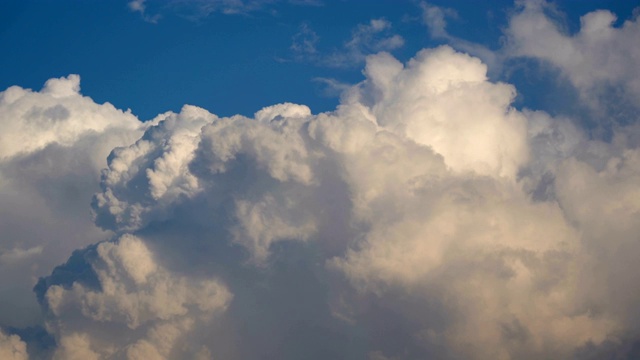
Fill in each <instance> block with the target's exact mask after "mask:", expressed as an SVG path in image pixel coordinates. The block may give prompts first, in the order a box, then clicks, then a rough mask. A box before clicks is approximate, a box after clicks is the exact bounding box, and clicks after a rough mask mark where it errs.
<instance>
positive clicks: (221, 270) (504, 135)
mask: <svg viewBox="0 0 640 360" xmlns="http://www.w3.org/2000/svg"><path fill="white" fill-rule="evenodd" d="M486 72H487V68H486V66H485V65H484V64H482V62H481V61H480V60H478V59H477V58H474V57H471V56H469V55H465V54H462V53H458V52H455V51H454V50H453V49H451V48H450V47H446V46H444V47H439V48H436V49H430V50H424V51H421V52H420V53H418V54H417V55H416V56H415V57H414V58H413V59H412V60H410V61H409V62H408V63H407V64H402V63H400V62H399V61H398V60H396V59H394V58H393V57H392V56H391V55H389V54H387V53H381V54H378V55H374V56H371V57H369V58H368V59H367V65H366V68H365V71H364V74H365V76H366V79H365V80H364V81H363V82H362V83H361V84H358V85H357V86H354V87H352V88H351V89H349V90H348V91H347V92H346V93H345V94H344V95H343V99H342V103H341V105H340V106H339V107H338V109H337V110H336V111H334V112H330V113H325V114H318V115H313V114H311V112H310V110H309V108H308V107H306V106H304V105H295V104H288V103H287V104H280V105H275V106H271V107H267V108H265V109H263V110H261V111H259V112H257V113H256V114H255V115H254V117H253V118H246V117H242V116H234V117H230V118H219V117H217V116H215V115H213V114H210V113H209V112H207V111H206V110H204V109H200V108H196V107H192V106H185V107H184V108H183V109H182V111H181V112H180V113H178V114H174V113H167V114H163V115H160V116H159V117H158V118H157V119H155V120H154V122H153V124H154V125H153V126H151V127H149V128H148V129H147V130H146V132H145V134H144V135H143V136H142V137H141V138H140V139H139V140H138V141H136V142H135V143H133V144H131V145H129V146H127V147H122V148H119V149H117V150H116V151H114V152H113V153H112V155H111V156H110V157H109V162H108V168H107V170H105V172H104V173H103V175H102V182H101V187H102V190H101V191H100V192H98V193H97V194H96V195H95V197H94V201H93V208H94V211H95V215H96V220H97V224H98V225H99V226H101V227H102V228H104V229H106V230H110V231H113V232H115V233H120V234H123V235H121V237H120V238H119V240H115V241H112V242H105V243H101V244H100V245H97V246H95V247H92V248H89V249H87V250H84V251H81V252H78V253H76V254H75V255H74V256H72V258H71V259H70V260H69V262H68V263H67V265H65V266H62V267H60V268H59V269H57V270H56V271H55V272H54V273H53V274H52V276H50V277H48V278H46V279H43V280H42V281H41V282H40V285H39V288H38V289H39V293H40V294H42V295H41V299H42V300H41V301H42V303H43V305H44V307H45V309H46V310H47V324H48V328H49V329H50V331H52V332H53V333H54V334H55V336H56V339H57V340H58V344H60V347H59V348H58V350H57V353H56V354H65V355H64V356H71V355H66V354H67V353H66V352H67V351H71V349H78V351H86V352H87V354H97V355H96V356H106V354H126V356H127V357H128V358H135V357H136V356H142V355H140V354H145V355H144V356H159V357H165V358H166V357H168V358H172V357H175V356H177V355H176V354H178V353H180V354H186V353H187V352H188V353H191V354H196V353H198V354H200V355H202V356H213V357H215V356H217V355H216V354H224V355H222V356H224V357H225V358H247V357H248V358H252V357H257V356H260V355H258V354H261V353H268V354H270V356H275V357H279V358H287V357H290V356H293V357H295V355H292V354H297V353H296V352H295V351H297V350H296V349H297V348H296V346H294V345H292V344H290V343H289V342H288V341H287V340H286V339H287V338H288V337H290V336H292V335H291V331H292V329H298V330H297V331H296V332H297V335H296V336H297V337H296V339H298V340H299V341H301V342H303V343H305V342H309V341H312V340H310V339H327V338H329V339H331V337H330V336H329V335H327V332H331V333H335V334H341V335H340V336H341V337H344V338H349V339H352V340H353V341H354V344H356V345H353V346H354V347H353V349H351V350H350V351H354V352H355V354H359V355H358V356H361V357H366V356H369V357H372V358H376V357H378V358H385V357H386V358H407V357H428V356H435V357H438V358H460V357H463V358H474V359H489V358H503V359H509V358H525V359H526V358H540V357H571V356H572V355H573V354H574V352H576V351H579V350H580V349H583V348H584V347H585V346H589V344H592V345H593V346H599V344H605V342H608V341H612V340H611V339H615V337H616V336H620V335H621V334H624V336H627V337H628V336H632V337H633V336H635V335H633V334H637V332H636V329H635V325H633V324H634V323H635V322H634V321H633V320H629V316H631V313H632V312H633V310H632V308H633V305H632V304H634V303H635V302H636V301H637V298H636V295H635V293H633V292H627V293H626V295H625V296H622V297H616V296H612V294H614V293H615V294H620V291H622V289H624V288H628V287H630V286H632V285H631V284H630V282H631V281H632V280H631V279H632V277H631V276H621V275H616V274H618V273H620V274H627V269H628V267H632V266H633V265H632V262H631V259H632V258H634V257H633V255H632V254H634V251H636V250H635V249H636V248H637V246H636V245H635V241H634V238H633V235H632V234H635V233H636V232H637V230H638V229H636V225H635V222H634V221H633V218H634V216H635V215H634V214H636V213H637V210H636V205H637V201H636V199H635V197H634V196H633V195H631V194H632V193H633V191H634V189H633V186H632V184H633V183H634V182H635V181H636V180H635V175H634V174H635V172H637V169H638V167H637V164H636V163H637V162H636V157H637V156H636V155H635V152H636V150H635V146H636V144H637V140H636V138H637V137H634V136H633V134H634V132H633V131H632V130H633V129H631V128H630V129H628V130H626V131H624V132H622V133H621V134H620V135H619V136H618V137H616V141H615V142H613V143H604V142H599V141H595V140H589V138H588V137H587V136H586V135H585V133H584V132H582V131H580V130H579V129H577V128H576V127H575V125H574V123H572V122H571V121H568V120H563V119H554V118H552V117H551V116H549V115H548V114H546V113H544V112H539V111H538V112H535V111H525V112H521V111H518V110H516V109H514V108H513V107H512V106H511V102H512V101H513V98H514V95H515V90H514V88H513V86H511V85H507V84H503V83H494V82H491V81H489V80H488V79H487V76H486ZM625 134H630V135H625ZM616 159H618V160H616ZM622 184H628V185H624V186H622ZM596 189H599V190H600V191H597V190H596ZM583 193H589V194H593V196H589V197H585V196H583V195H581V194H583ZM607 204H609V205H607ZM587 209H594V210H589V211H587ZM596 209H597V210H596ZM129 234H135V235H129ZM610 236H614V237H615V238H616V239H617V240H616V241H614V242H612V241H610V240H607V239H608V237H610ZM620 247H624V250H618V249H619V248H620ZM620 251H623V253H624V254H625V255H623V253H621V252H620ZM134 254H135V255H134ZM604 254H607V255H606V256H605V257H601V256H602V255H604ZM133 259H135V260H133ZM292 259H301V260H299V261H301V262H294V263H291V261H292ZM626 259H628V260H626ZM82 264H84V265H82ZM622 264H624V265H622ZM283 268H284V269H295V272H294V273H293V274H289V273H288V272H287V271H283V270H281V269H283ZM278 269H280V270H278ZM623 269H624V270H623ZM289 271H291V270H289ZM181 274H182V275H181ZM629 274H630V273H629ZM611 277H613V278H614V279H616V281H612V278H611ZM193 279H200V280H193ZM194 281H196V282H194ZM197 281H200V282H197ZM207 282H208V283H207ZM223 284H224V285H223ZM581 284H588V286H584V285H581ZM291 287H300V288H313V289H315V290H313V291H311V290H307V291H308V293H307V294H306V295H301V296H302V298H303V299H304V301H303V302H302V304H301V305H300V306H302V307H301V308H300V307H293V302H298V303H299V302H300V299H299V298H298V300H293V298H292V297H291V296H290V295H289V294H290V292H291V291H293V290H291ZM169 288H172V289H177V290H176V295H175V296H173V297H169V296H168V293H166V292H164V291H166V289H169ZM265 289H268V290H265ZM287 289H289V290H287ZM202 291H205V292H206V291H211V293H210V294H209V293H207V294H203V293H202ZM172 294H173V293H172ZM310 294H314V295H313V296H311V295H310ZM203 297H205V298H209V299H213V300H212V301H214V300H215V301H214V302H215V304H216V305H211V306H209V305H207V307H206V308H207V309H210V310H205V309H203V304H202V303H200V302H199V301H200V299H202V298H203ZM134 299H135V300H134ZM216 299H217V300H216ZM256 302H258V303H260V304H261V305H260V306H259V309H261V310H260V312H261V311H266V312H267V313H268V312H273V313H276V314H278V313H279V311H280V310H279V309H281V308H282V307H284V308H289V309H294V308H295V309H296V310H295V311H293V310H291V311H293V312H292V313H291V316H290V317H287V316H285V315H282V316H283V317H278V318H270V317H268V316H266V315H260V314H257V313H256V312H255V310H254V309H252V308H251V307H252V306H256V305H255V304H256ZM252 304H253V305H252ZM208 311H211V312H215V313H218V315H217V316H214V317H210V316H207V317H205V318H206V321H204V320H202V316H201V315H199V314H202V313H207V312H208ZM285 318H286V319H285ZM631 319H633V317H631ZM278 321H279V323H278ZM96 322H98V323H100V324H103V325H102V326H96ZM301 322H302V323H317V324H318V325H317V328H314V329H311V330H309V329H305V328H300V324H301ZM107 324H109V325H107ZM221 324H226V325H225V326H228V327H229V328H230V329H233V330H231V333H227V334H226V335H224V336H223V337H222V338H224V339H225V342H228V343H229V344H227V345H222V344H221V342H220V341H219V339H212V338H210V337H208V336H207V335H206V334H205V335H202V336H201V337H200V338H198V339H197V340H193V339H191V336H192V335H190V334H194V332H197V331H196V330H195V329H209V331H210V333H211V334H213V333H217V331H220V330H216V329H220V328H219V327H220V326H222V325H221ZM242 324H251V325H249V326H250V327H251V328H253V329H254V330H253V331H252V332H249V333H243V332H242V331H241V330H240V329H241V328H242V327H243V325H242ZM390 324H393V326H390ZM111 326H113V328H114V329H120V330H118V331H116V332H115V333H113V332H112V331H110V330H108V329H110V328H111ZM363 327H364V328H365V329H367V330H366V331H367V333H368V334H370V335H365V336H364V338H363V337H362V336H363V335H356V334H357V333H358V330H357V329H358V328H363ZM141 328H144V329H145V330H144V331H142V330H139V329H141ZM260 329H262V330H260ZM267 329H268V330H267ZM479 329H481V331H480V330H479ZM265 331H266V332H265ZM126 334H130V335H126ZM133 334H136V335H133ZM259 337H263V340H262V341H258V340H257V339H258V338H259ZM159 338H162V339H166V340H165V344H164V346H165V347H164V348H163V347H160V346H159V345H158V343H157V341H158V340H157V339H159ZM383 338H384V339H385V340H384V341H383V340H382V339H383ZM186 339H189V340H188V341H187V340H186ZM245 341H250V342H251V343H252V344H253V345H254V349H253V350H247V349H242V346H241V345H238V344H241V343H243V342H245ZM317 341H320V340H317ZM76 343H77V344H78V345H73V346H72V345H65V344H76ZM178 344H180V345H178ZM207 344H215V345H214V346H207ZM274 344H281V345H280V346H276V347H275V348H274ZM368 344H376V345H375V346H371V345H368ZM81 345H82V346H81ZM202 346H205V347H204V348H203V347H202ZM306 346H307V347H308V349H314V352H313V354H314V356H320V355H319V354H322V352H321V350H322V349H323V347H322V346H320V345H318V343H317V342H310V343H308V344H307V345H306ZM178 348H179V349H183V350H177V349H178ZM163 349H164V350H163ZM185 349H186V350H185ZM336 349H340V351H349V350H347V349H348V346H345V347H337V348H336ZM89 351H90V352H89ZM176 351H178V352H176ZM179 351H183V352H179ZM156 352H157V354H156ZM151 354H152V355H151ZM59 356H63V355H59ZM87 356H88V355H87ZM119 356H120V355H119ZM121 356H125V355H121Z"/></svg>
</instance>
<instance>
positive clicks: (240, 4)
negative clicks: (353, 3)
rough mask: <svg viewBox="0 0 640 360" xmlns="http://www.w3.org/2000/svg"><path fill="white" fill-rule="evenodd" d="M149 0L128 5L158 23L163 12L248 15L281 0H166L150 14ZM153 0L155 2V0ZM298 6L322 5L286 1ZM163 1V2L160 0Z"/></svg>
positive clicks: (194, 16) (196, 17) (198, 16)
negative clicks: (161, 7) (156, 11)
mask: <svg viewBox="0 0 640 360" xmlns="http://www.w3.org/2000/svg"><path fill="white" fill-rule="evenodd" d="M147 1H148V0H131V1H130V2H129V3H128V4H127V5H128V7H129V10H131V11H133V12H137V13H140V15H141V16H142V19H143V20H144V21H147V22H150V23H153V24H157V23H158V21H159V20H161V19H162V17H163V15H162V14H161V12H162V13H168V12H173V13H177V14H179V15H180V16H182V17H184V18H186V19H188V20H192V21H200V20H202V19H204V18H206V17H209V16H211V15H212V14H214V13H221V14H224V15H248V14H250V13H253V12H256V11H269V12H272V13H275V12H276V10H273V6H274V5H276V4H277V3H280V2H282V1H281V0H172V1H168V2H164V5H165V6H164V9H160V10H158V11H159V12H158V13H156V14H154V15H150V14H149V12H148V11H147ZM151 2H154V1H153V0H152V1H151ZM285 2H286V3H288V4H291V5H297V6H322V5H323V3H322V1H320V0H288V1H285ZM160 3H162V2H160Z"/></svg>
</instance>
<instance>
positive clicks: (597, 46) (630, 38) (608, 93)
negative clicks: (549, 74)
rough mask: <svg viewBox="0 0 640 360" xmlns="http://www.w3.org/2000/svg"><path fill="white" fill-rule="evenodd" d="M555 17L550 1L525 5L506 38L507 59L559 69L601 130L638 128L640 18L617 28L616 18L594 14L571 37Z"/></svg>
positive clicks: (583, 17)
mask: <svg viewBox="0 0 640 360" xmlns="http://www.w3.org/2000/svg"><path fill="white" fill-rule="evenodd" d="M554 11H556V10H554V8H553V6H552V4H550V3H547V2H546V1H524V2H522V3H521V9H520V11H518V12H517V13H516V14H515V15H514V16H513V17H512V18H511V19H510V22H509V26H508V28H507V29H506V32H505V33H506V35H507V44H506V49H505V51H506V53H507V55H508V56H510V57H525V58H533V59H538V60H541V61H543V62H544V63H546V64H549V65H550V66H552V67H554V68H556V69H558V70H559V71H560V73H561V74H562V76H563V77H564V78H565V79H567V80H568V81H569V82H570V83H571V84H572V85H573V86H574V87H575V88H576V89H577V91H578V93H579V95H580V98H581V102H582V103H583V105H585V106H586V107H587V108H588V109H589V111H590V112H592V113H595V114H594V117H595V118H597V119H599V121H600V123H601V125H603V126H610V125H611V123H617V124H629V123H632V122H634V121H635V120H636V119H637V117H638V113H639V112H638V111H639V110H638V107H637V99H638V98H639V97H640V77H639V76H638V72H637V70H636V69H638V67H639V66H640V63H639V61H640V60H638V59H640V53H639V51H640V50H638V46H636V42H637V41H636V39H637V38H638V36H640V25H639V23H638V21H637V18H636V17H634V18H632V19H628V20H625V21H624V22H623V23H622V24H621V25H620V26H615V25H614V23H615V22H616V20H617V17H616V15H614V14H613V13H612V12H610V11H608V10H597V11H592V12H590V13H587V14H585V15H583V16H582V17H581V18H580V29H579V30H578V31H577V32H576V33H573V34H571V33H568V32H567V31H566V30H565V29H563V27H562V26H561V24H559V23H558V22H557V21H555V20H554V18H553V17H552V16H550V15H549V13H550V12H554Z"/></svg>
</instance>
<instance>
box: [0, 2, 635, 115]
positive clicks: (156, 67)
mask: <svg viewBox="0 0 640 360" xmlns="http://www.w3.org/2000/svg"><path fill="white" fill-rule="evenodd" d="M186 3H187V4H186V5H185V4H182V5H179V2H177V1H175V2H172V1H164V0H163V1H153V0H150V1H148V2H147V4H146V7H147V9H146V12H147V14H146V16H155V15H160V18H159V19H158V21H157V22H155V23H151V22H148V21H144V19H143V16H142V15H141V14H140V13H138V12H134V11H131V10H130V9H129V7H128V6H127V2H126V1H65V2H57V1H41V0H39V1H4V2H2V4H0V7H1V8H0V10H1V11H0V13H1V14H2V15H0V16H2V19H1V21H0V23H1V25H0V26H1V28H0V44H2V47H3V48H4V49H6V53H5V56H3V57H2V58H1V59H0V87H1V88H7V87H9V86H11V85H20V86H23V87H28V88H32V89H39V88H40V87H41V86H42V84H43V83H44V81H46V80H47V79H49V78H51V77H59V76H66V75H68V74H79V75H80V76H81V77H82V89H83V93H84V94H86V95H88V96H91V97H92V98H93V99H94V100H95V101H97V102H106V101H109V102H111V103H113V104H114V105H115V106H116V107H118V108H122V109H127V108H130V109H132V111H133V113H134V114H136V115H138V116H139V117H140V118H141V119H149V118H151V117H153V116H155V115H156V114H158V113H160V112H163V111H166V110H179V108H180V107H181V106H182V105H183V104H193V105H198V106H202V107H204V108H206V109H209V110H211V111H212V112H214V113H217V114H220V115H232V114H236V113H239V114H245V115H249V114H252V113H253V112H255V111H257V110H259V109H260V108H262V107H263V106H267V105H270V104H274V103H278V102H284V101H290V102H295V103H303V104H308V105H309V106H310V107H311V108H312V110H313V111H314V112H321V111H328V110H332V109H333V108H335V105H336V104H337V98H336V97H335V96H332V97H330V96H327V94H326V91H323V90H325V89H324V86H323V85H322V83H321V82H317V81H316V82H314V81H313V79H316V78H331V79H335V80H338V81H340V82H345V83H356V82H359V81H361V80H362V75H361V66H362V62H358V63H352V64H345V65H344V66H341V67H338V68H335V67H331V66H327V64H321V63H317V62H315V61H313V60H311V59H309V58H297V57H296V54H295V52H294V51H292V50H291V45H292V43H293V41H294V38H295V37H296V34H298V33H299V32H300V30H301V26H304V25H305V24H306V26H308V28H309V29H310V30H311V31H313V32H315V34H316V35H317V42H316V44H315V46H316V47H317V51H318V55H319V56H324V55H327V54H330V53H332V52H336V51H338V52H339V51H341V48H342V46H343V44H344V43H346V42H348V41H349V40H350V38H351V36H352V32H353V31H354V29H355V28H356V27H357V26H358V25H359V24H367V23H368V22H369V21H370V20H371V19H386V20H387V21H389V22H390V23H391V26H392V28H391V29H390V31H389V33H393V34H398V35H400V36H402V38H403V39H404V42H405V43H404V45H403V46H401V47H399V48H396V49H393V50H392V53H393V54H394V55H396V56H397V57H398V58H399V59H401V60H407V59H409V58H410V57H412V56H413V55H414V54H415V53H416V51H417V50H419V49H421V48H424V47H432V46H434V45H437V44H441V43H444V42H445V41H442V40H439V39H432V38H431V36H430V34H429V32H428V30H427V28H426V26H425V25H424V24H423V22H422V19H421V16H422V15H421V9H420V6H419V3H418V2H416V1H371V2H364V1H326V2H322V3H321V4H316V5H314V4H311V5H305V4H304V3H303V4H291V3H288V2H286V1H279V2H274V3H273V4H262V5H260V6H259V7H258V8H256V9H246V10H244V11H245V12H244V13H239V14H224V13H223V11H222V9H218V10H217V11H213V12H211V13H209V14H208V15H205V14H204V12H203V10H201V9H200V8H199V7H198V6H197V5H193V4H191V5H190V4H188V2H186ZM433 4H435V5H441V6H445V7H450V8H452V9H455V11H456V12H457V17H456V18H454V19H451V20H449V22H448V29H449V32H450V33H451V34H452V35H455V36H458V37H460V38H464V39H466V40H468V41H472V42H475V43H479V44H482V45H485V46H487V47H489V48H490V49H498V48H499V47H500V37H501V29H502V28H504V27H505V26H506V21H507V16H508V14H510V13H511V12H512V11H513V8H514V5H513V4H512V3H511V1H502V0H501V1H491V2H468V1H453V2H448V1H434V2H433ZM558 7H559V9H560V10H561V11H562V12H563V13H564V14H565V19H564V20H563V21H564V22H565V23H566V25H567V27H568V29H569V31H576V29H577V27H578V26H579V25H578V24H579V16H580V15H582V14H584V13H586V12H588V11H591V10H595V9H598V8H603V7H606V8H609V9H611V10H612V11H613V12H614V13H616V14H617V15H618V17H619V21H621V20H622V19H627V18H629V16H630V15H631V11H632V9H633V8H634V4H633V1H595V0H588V1H560V2H558ZM149 14H150V15H149ZM363 51H364V52H365V53H368V52H370V51H371V50H367V49H364V50H363ZM498 75H499V77H500V78H501V79H505V80H509V77H508V76H506V75H505V74H504V73H501V74H498ZM527 90H529V89H527ZM531 91H535V89H531ZM532 96H533V95H532Z"/></svg>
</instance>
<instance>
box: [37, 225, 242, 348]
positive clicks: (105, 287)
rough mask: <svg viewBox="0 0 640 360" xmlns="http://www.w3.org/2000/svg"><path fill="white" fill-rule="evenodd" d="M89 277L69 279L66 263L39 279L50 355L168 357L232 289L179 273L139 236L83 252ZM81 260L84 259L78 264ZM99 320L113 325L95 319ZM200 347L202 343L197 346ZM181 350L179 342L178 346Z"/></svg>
mask: <svg viewBox="0 0 640 360" xmlns="http://www.w3.org/2000/svg"><path fill="white" fill-rule="evenodd" d="M82 256H83V259H82V260H83V261H85V262H86V263H85V264H86V265H88V266H89V269H88V271H89V272H90V275H88V278H89V279H90V281H86V283H85V282H83V281H78V280H76V279H73V278H72V279H71V280H75V281H73V282H72V283H69V279H67V278H65V275H64V271H63V269H64V270H66V271H67V272H72V271H74V270H77V269H74V266H78V265H77V264H75V263H73V262H68V263H67V264H66V265H64V266H62V267H60V268H58V269H57V271H58V272H57V273H54V274H53V275H52V276H51V277H49V278H46V279H43V280H41V284H39V285H38V289H46V291H45V292H44V293H39V296H41V297H42V302H43V305H44V307H45V308H46V309H47V314H46V316H47V320H46V326H47V329H49V331H50V332H52V333H53V335H54V336H55V338H56V341H57V342H58V344H60V345H61V346H60V347H59V348H58V349H57V350H56V352H55V353H54V355H53V358H54V359H56V358H60V359H68V358H76V357H77V358H96V359H98V358H106V357H113V356H115V357H122V358H124V357H126V358H128V359H148V358H166V357H167V356H168V355H169V354H171V353H172V352H173V353H175V352H176V351H180V350H176V349H175V348H176V347H177V343H178V342H181V346H184V347H186V346H188V345H187V344H188V342H189V341H188V337H187V338H186V339H185V336H187V334H188V333H189V332H190V331H194V327H195V326H196V325H197V324H198V323H199V322H205V323H206V322H207V321H210V318H211V316H212V315H214V314H215V313H216V312H217V311H223V310H224V308H225V307H226V306H227V305H228V303H229V301H230V300H231V298H232V295H231V294H230V293H229V291H228V290H227V289H226V287H225V286H224V285H222V284H221V283H219V282H217V281H215V280H211V279H203V280H196V279H193V278H187V277H180V276H176V275H175V274H173V273H171V272H170V271H168V270H167V269H166V268H164V267H163V266H162V265H160V264H158V262H157V260H155V258H154V255H153V253H151V251H150V250H149V249H148V247H147V246H146V245H145V243H144V242H143V241H142V240H141V239H140V238H138V237H135V236H131V235H124V236H122V237H120V238H119V239H117V240H116V241H115V242H104V243H101V244H98V245H97V246H94V247H92V248H91V249H90V250H87V251H85V252H84V254H83V255H82ZM83 266H84V264H83ZM96 323H102V324H105V325H104V326H106V327H108V328H111V329H112V331H108V332H107V333H105V332H104V330H105V329H104V328H102V327H100V326H99V327H97V326H95V324H96ZM196 350H197V351H201V347H199V348H198V349H196ZM182 351H184V350H182Z"/></svg>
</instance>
